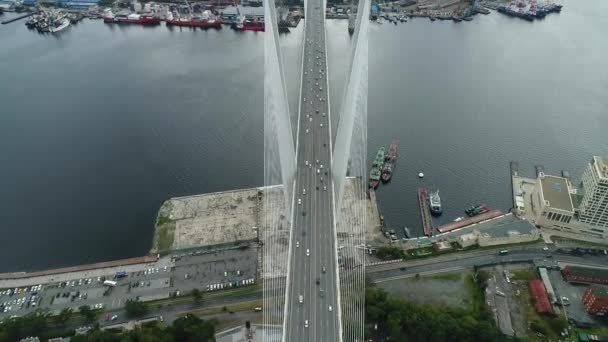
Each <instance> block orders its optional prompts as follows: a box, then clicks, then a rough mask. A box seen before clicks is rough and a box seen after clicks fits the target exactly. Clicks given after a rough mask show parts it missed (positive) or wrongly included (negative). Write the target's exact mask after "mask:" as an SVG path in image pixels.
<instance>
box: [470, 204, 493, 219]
mask: <svg viewBox="0 0 608 342" xmlns="http://www.w3.org/2000/svg"><path fill="white" fill-rule="evenodd" d="M489 211H490V208H489V207H488V206H487V205H485V204H478V205H475V206H472V207H470V208H469V209H466V210H465V211H464V213H465V214H467V216H469V217H473V216H477V215H480V214H484V213H487V212H489Z"/></svg>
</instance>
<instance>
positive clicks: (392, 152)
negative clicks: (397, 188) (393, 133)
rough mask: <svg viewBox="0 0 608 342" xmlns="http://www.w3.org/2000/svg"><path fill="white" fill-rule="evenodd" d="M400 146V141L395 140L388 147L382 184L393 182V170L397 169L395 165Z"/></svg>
mask: <svg viewBox="0 0 608 342" xmlns="http://www.w3.org/2000/svg"><path fill="white" fill-rule="evenodd" d="M398 146H399V141H397V140H393V142H392V143H391V144H390V146H389V147H388V153H387V154H386V158H385V159H386V160H385V163H384V167H383V168H382V183H387V182H388V181H390V180H391V177H392V176H393V170H394V169H395V164H396V163H397V147H398Z"/></svg>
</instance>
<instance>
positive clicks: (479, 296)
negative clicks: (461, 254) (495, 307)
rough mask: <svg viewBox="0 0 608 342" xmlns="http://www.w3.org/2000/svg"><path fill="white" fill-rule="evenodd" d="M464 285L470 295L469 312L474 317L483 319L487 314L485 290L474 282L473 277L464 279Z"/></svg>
mask: <svg viewBox="0 0 608 342" xmlns="http://www.w3.org/2000/svg"><path fill="white" fill-rule="evenodd" d="M465 285H466V286H467V288H468V289H469V293H470V294H471V297H470V298H471V311H472V312H473V315H474V316H475V317H483V316H484V315H485V314H487V312H488V308H487V306H486V298H485V289H484V288H482V287H481V286H479V284H478V283H477V282H476V281H475V276H474V275H469V276H467V278H466V281H465Z"/></svg>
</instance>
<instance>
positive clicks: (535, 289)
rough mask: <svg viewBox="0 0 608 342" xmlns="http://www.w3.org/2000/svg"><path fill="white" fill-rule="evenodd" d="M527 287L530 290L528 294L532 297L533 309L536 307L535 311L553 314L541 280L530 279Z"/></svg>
mask: <svg viewBox="0 0 608 342" xmlns="http://www.w3.org/2000/svg"><path fill="white" fill-rule="evenodd" d="M528 288H529V290H530V296H532V298H534V309H536V312H538V313H545V314H553V306H551V302H549V297H548V296H547V291H546V290H545V285H543V282H542V280H540V279H532V280H530V282H529V283H528Z"/></svg>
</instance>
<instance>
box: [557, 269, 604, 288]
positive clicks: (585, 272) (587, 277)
mask: <svg viewBox="0 0 608 342" xmlns="http://www.w3.org/2000/svg"><path fill="white" fill-rule="evenodd" d="M561 271H562V275H563V276H564V278H565V279H566V280H567V281H572V282H577V283H597V284H608V269H605V268H594V267H577V266H566V267H564V268H563V269H562V270H561Z"/></svg>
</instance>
